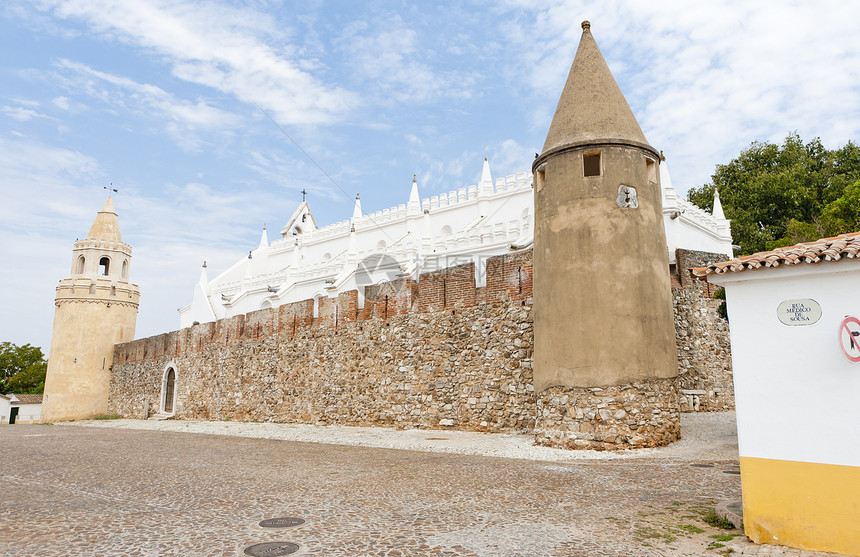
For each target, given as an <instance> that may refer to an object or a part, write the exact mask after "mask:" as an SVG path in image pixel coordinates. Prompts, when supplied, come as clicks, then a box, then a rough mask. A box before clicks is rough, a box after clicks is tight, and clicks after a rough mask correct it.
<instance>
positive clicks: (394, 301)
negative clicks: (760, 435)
mask: <svg viewBox="0 0 860 557" xmlns="http://www.w3.org/2000/svg"><path fill="white" fill-rule="evenodd" d="M531 261H532V259H531V251H522V252H519V253H514V254H510V255H505V256H498V257H494V258H491V259H490V260H489V261H488V262H487V286H486V287H480V288H476V287H474V284H475V281H474V272H475V270H474V265H473V264H468V265H462V266H460V267H454V268H449V269H446V270H443V271H438V272H435V273H428V274H425V275H421V277H420V280H419V281H412V280H408V279H403V280H398V281H394V282H391V283H386V284H382V285H377V286H374V287H372V288H371V287H369V288H368V289H367V291H366V292H365V304H364V307H363V308H362V309H359V308H358V307H357V299H358V297H357V293H356V292H355V291H353V292H347V293H345V294H341V295H340V296H339V297H338V298H332V299H323V300H321V303H320V309H319V317H318V318H314V317H313V301H312V300H306V301H302V302H296V303H293V304H286V305H283V306H280V307H277V308H272V309H265V310H260V311H256V312H253V313H249V314H247V315H239V316H236V317H232V318H229V319H224V320H220V321H217V322H214V323H204V324H200V325H195V326H193V327H189V328H186V329H182V330H179V331H174V332H171V333H166V334H162V335H157V336H154V337H149V338H144V339H139V340H136V341H133V342H128V343H124V344H119V345H117V346H116V348H115V352H114V360H113V361H114V365H113V369H112V373H111V383H110V399H109V411H110V412H115V413H117V414H121V415H123V416H125V417H130V418H146V417H148V416H151V415H153V414H156V413H158V412H159V411H160V410H161V408H162V406H161V405H162V403H163V397H164V392H163V390H164V385H163V383H164V377H165V372H166V370H167V369H168V368H172V369H174V371H175V373H176V381H175V389H176V393H175V400H176V403H175V416H176V417H177V418H188V419H210V420H219V419H232V420H249V421H269V422H293V423H312V424H340V425H382V426H389V427H398V428H439V427H442V428H452V429H461V430H474V431H488V432H512V431H517V432H530V433H534V434H535V436H536V440H537V442H538V443H540V444H546V445H553V446H562V447H570V448H599V449H616V448H630V447H649V446H657V445H662V444H665V443H666V440H667V439H669V438H670V437H671V438H677V434H678V427H679V426H678V422H679V419H678V412H679V396H678V391H677V389H678V387H680V388H681V389H685V390H694V391H700V392H703V393H705V394H703V395H701V397H700V398H699V401H700V402H699V407H700V408H701V409H728V408H731V407H732V404H731V401H732V399H733V397H732V393H731V368H730V356H729V351H728V328H727V326H725V324H724V323H725V321H724V320H722V319H721V318H720V317H719V316H717V314H716V302H715V301H714V300H712V299H711V298H710V297H709V296H708V295H707V294H708V293H707V291H704V290H701V289H700V287H698V286H697V285H695V284H692V285H687V286H676V287H674V288H673V294H674V300H675V324H676V332H677V341H678V354H679V363H680V375H679V377H678V378H672V379H670V380H661V381H663V383H661V384H657V385H654V384H651V383H647V382H646V383H643V384H642V385H638V384H637V385H636V388H635V389H630V388H626V387H627V386H623V387H611V388H610V387H607V388H590V389H570V388H558V387H554V388H550V389H547V390H546V391H544V392H542V393H536V392H535V389H534V385H533V381H532V369H531V364H532V351H533V346H534V334H533V321H532V283H531V273H532V267H531ZM584 397H588V399H599V400H587V401H585V400H584ZM680 398H681V404H682V405H683V404H685V401H686V397H685V396H681V397H680ZM578 401H584V402H588V404H587V406H588V407H589V408H592V407H593V408H596V411H594V412H591V411H589V412H583V411H582V410H580V409H578V407H579V406H583V407H585V406H586V405H585V404H582V405H580V404H578ZM687 409H692V408H687ZM597 421H602V422H604V423H603V424H602V425H604V426H606V425H608V426H609V428H607V427H601V428H600V430H601V432H602V433H601V434H599V435H595V434H594V433H593V431H594V424H595V423H596V422H597ZM607 429H608V430H609V431H614V432H615V433H614V434H611V433H610V434H606V433H605V432H606V431H607Z"/></svg>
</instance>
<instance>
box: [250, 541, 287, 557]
mask: <svg viewBox="0 0 860 557" xmlns="http://www.w3.org/2000/svg"><path fill="white" fill-rule="evenodd" d="M298 550H299V546H298V544H295V543H293V542H263V543H255V544H254V545H249V546H248V547H246V548H245V551H244V553H245V555H250V557H281V555H292V554H293V553H295V552H296V551H298Z"/></svg>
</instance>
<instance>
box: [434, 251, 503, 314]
mask: <svg viewBox="0 0 860 557" xmlns="http://www.w3.org/2000/svg"><path fill="white" fill-rule="evenodd" d="M492 259H495V258H491V260H492ZM476 302H477V289H476V288H475V264H474V263H467V264H465V265H457V266H456V267H448V268H446V269H442V270H440V271H435V272H433V273H425V274H422V275H421V278H420V280H419V281H418V311H419V312H428V311H442V310H446V309H456V308H464V307H469V306H474V305H475V303H476Z"/></svg>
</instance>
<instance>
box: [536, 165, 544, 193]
mask: <svg viewBox="0 0 860 557" xmlns="http://www.w3.org/2000/svg"><path fill="white" fill-rule="evenodd" d="M545 185H546V168H545V167H541V168H539V169H538V170H537V172H535V189H537V191H541V190H542V189H543V187H544V186H545Z"/></svg>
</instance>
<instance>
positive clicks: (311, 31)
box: [0, 0, 860, 349]
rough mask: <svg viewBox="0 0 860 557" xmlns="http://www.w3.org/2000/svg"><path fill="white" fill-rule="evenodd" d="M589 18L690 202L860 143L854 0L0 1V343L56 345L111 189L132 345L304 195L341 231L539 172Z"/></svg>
mask: <svg viewBox="0 0 860 557" xmlns="http://www.w3.org/2000/svg"><path fill="white" fill-rule="evenodd" d="M584 19H588V20H590V21H591V23H592V32H593V34H594V36H595V38H596V40H597V42H598V45H599V46H600V47H601V50H602V51H603V54H604V57H605V58H606V59H607V62H608V63H609V65H610V68H611V69H612V71H613V73H614V75H615V77H616V79H617V80H618V82H619V84H620V86H621V89H622V90H623V91H624V93H625V95H626V97H627V100H628V102H629V103H630V105H631V107H632V109H633V111H634V113H635V114H636V116H637V118H638V120H639V122H640V125H641V126H642V129H643V131H644V132H645V135H646V137H647V138H648V139H649V141H650V143H651V144H652V145H654V146H655V147H656V148H658V149H662V150H663V151H664V152H665V153H666V156H667V159H668V161H667V162H668V164H669V168H670V170H671V173H672V179H673V182H674V184H675V186H676V187H677V188H678V189H679V190H681V191H682V192H683V191H686V190H687V189H688V188H689V187H691V186H698V185H701V184H703V183H706V182H708V180H709V177H710V175H711V173H712V172H713V170H714V166H715V164H717V163H725V162H728V161H729V160H730V159H731V158H732V157H733V156H735V155H736V154H737V153H738V152H739V151H740V150H741V149H743V148H744V147H746V146H748V145H749V143H750V142H752V141H754V140H769V141H777V142H779V141H781V140H782V139H783V138H784V137H785V136H786V135H787V134H788V133H789V132H791V131H795V130H796V131H797V132H798V133H800V135H801V137H803V138H804V139H807V140H808V139H811V138H813V137H816V136H818V137H821V139H822V140H823V141H824V143H825V145H827V146H828V147H836V146H839V145H842V144H844V143H846V142H847V141H848V140H851V139H853V140H855V141H856V140H857V139H858V135H860V134H858V131H859V130H860V108H858V107H860V71H858V68H860V40H858V39H857V38H856V30H855V29H854V26H855V25H856V22H857V21H860V4H857V3H852V2H836V1H829V0H824V1H819V2H815V3H810V2H773V1H760V2H748V1H727V0H724V1H715V2H707V3H689V2H677V3H673V2H659V3H644V2H633V1H630V2H626V1H611V0H610V1H606V2H600V3H596V2H578V1H569V2H556V3H549V2H546V3H544V2H541V3H538V2H524V1H514V0H511V1H497V2H482V1H463V2H420V3H419V2H373V1H370V2H329V1H317V2H314V1H305V2H301V3H298V2H280V1H276V0H247V1H245V2H218V1H208V2H190V1H174V2H160V1H149V0H136V1H134V2H130V1H119V0H44V1H34V2H22V1H18V0H6V1H5V2H3V3H2V6H0V53H2V57H0V191H2V197H3V203H2V206H0V256H2V261H3V262H4V263H3V265H2V266H0V287H2V290H3V292H4V301H3V304H2V306H0V341H3V340H9V341H12V342H15V343H18V344H23V343H31V344H35V345H39V346H43V347H45V348H46V349H47V346H48V345H49V343H50V334H51V326H52V319H53V297H54V286H55V285H56V282H57V281H58V280H60V279H62V278H65V277H66V276H68V274H69V271H70V267H71V248H72V243H73V241H74V240H75V238H78V237H83V236H85V235H86V233H87V231H88V230H89V226H90V224H91V223H92V220H93V219H94V217H95V213H96V212H97V211H98V209H99V208H100V207H101V205H102V204H103V203H104V200H105V197H106V194H107V192H106V191H105V190H104V189H103V188H104V186H107V185H108V184H111V183H113V187H115V188H117V189H118V190H119V193H118V194H116V196H115V199H114V201H115V206H116V209H117V212H118V213H119V215H120V223H121V226H122V231H123V236H124V239H125V241H126V242H127V243H129V244H131V245H132V246H133V248H134V258H133V261H132V267H131V274H132V280H133V281H134V282H136V283H138V284H139V285H140V287H141V291H142V298H141V309H140V314H139V319H138V327H137V332H138V336H139V337H140V336H149V335H152V334H156V333H159V332H164V331H167V330H172V329H175V328H177V326H178V322H179V320H178V315H177V313H176V308H178V307H179V306H181V305H184V304H186V303H188V302H190V298H191V293H192V287H193V284H194V283H195V282H196V280H197V278H198V276H199V271H200V264H201V263H202V261H203V260H207V261H208V264H209V272H210V276H214V275H215V274H217V273H219V272H220V271H222V270H224V269H225V268H226V267H227V266H228V265H229V264H230V263H232V262H233V261H235V260H236V259H238V258H239V257H241V256H242V254H244V253H247V251H248V250H249V249H251V248H253V247H255V246H256V244H257V242H258V241H259V234H260V229H261V227H262V225H263V223H267V224H268V226H269V235H270V238H274V237H276V236H277V232H278V231H279V230H280V228H281V226H283V224H284V223H285V221H286V220H287V218H289V216H290V214H292V212H293V210H294V209H295V206H296V204H297V203H298V202H300V201H301V194H300V190H302V189H303V188H304V189H306V190H307V191H308V192H309V195H308V200H309V202H310V203H311V207H312V209H313V211H314V214H315V217H316V220H317V222H318V223H319V224H328V223H331V222H334V221H337V220H342V219H345V218H348V217H349V216H350V215H351V213H352V201H351V200H352V198H353V197H354V195H355V193H357V192H360V193H361V197H362V205H363V207H364V209H365V211H371V210H378V209H382V208H385V207H388V206H392V205H395V204H399V203H403V202H405V201H406V200H407V198H408V196H409V188H410V185H411V181H412V175H413V174H416V175H417V177H418V181H419V186H420V189H421V193H422V196H429V195H433V194H436V193H439V192H442V191H447V190H450V189H454V188H458V187H462V186H466V185H469V184H473V183H476V182H477V180H478V178H479V176H480V172H481V163H482V161H483V157H484V156H487V157H488V158H489V160H490V164H491V169H492V171H493V175H494V177H498V176H502V175H504V174H510V173H514V172H519V171H526V170H529V165H530V163H531V161H532V159H533V158H534V153H535V152H539V151H540V150H541V146H542V145H543V140H544V138H545V135H546V132H547V129H548V127H549V122H550V120H551V118H552V114H553V111H554V110H555V104H556V102H557V100H558V95H559V94H560V92H561V88H562V86H563V84H564V80H565V78H566V76H567V72H568V69H569V67H570V63H571V61H572V59H573V54H574V52H575V50H576V46H577V44H578V41H579V36H580V34H581V29H580V22H581V21H582V20H584ZM276 123H277V125H276ZM281 130H283V132H282V131H281ZM284 132H285V133H284ZM287 135H289V136H290V137H291V138H292V139H293V140H295V142H296V143H297V144H298V145H300V146H301V150H300V149H299V148H298V147H297V146H296V145H295V144H294V143H293V142H292V141H291V140H290V139H289V138H288V137H287ZM302 150H304V151H305V152H306V153H307V155H308V156H306V155H305V154H303V152H302ZM317 165H319V167H321V168H322V170H320V168H318V167H317ZM323 171H324V172H323ZM327 175H328V176H327ZM329 177H330V178H331V179H330V178H329Z"/></svg>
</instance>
